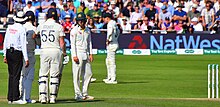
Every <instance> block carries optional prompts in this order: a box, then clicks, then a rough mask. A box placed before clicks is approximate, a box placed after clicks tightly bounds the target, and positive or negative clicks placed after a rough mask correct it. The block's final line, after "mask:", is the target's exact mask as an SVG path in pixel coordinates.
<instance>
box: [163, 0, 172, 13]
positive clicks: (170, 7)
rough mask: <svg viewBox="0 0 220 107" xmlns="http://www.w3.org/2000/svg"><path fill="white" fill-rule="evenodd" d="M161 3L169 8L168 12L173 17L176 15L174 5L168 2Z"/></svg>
mask: <svg viewBox="0 0 220 107" xmlns="http://www.w3.org/2000/svg"><path fill="white" fill-rule="evenodd" d="M161 2H162V3H163V5H165V6H166V7H167V11H168V12H170V13H171V15H173V14H174V7H173V6H172V5H169V4H168V0H161Z"/></svg>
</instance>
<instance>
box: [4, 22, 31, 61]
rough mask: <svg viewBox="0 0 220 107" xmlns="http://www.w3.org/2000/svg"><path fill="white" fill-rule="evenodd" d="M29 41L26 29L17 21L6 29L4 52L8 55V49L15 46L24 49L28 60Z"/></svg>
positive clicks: (25, 57)
mask: <svg viewBox="0 0 220 107" xmlns="http://www.w3.org/2000/svg"><path fill="white" fill-rule="evenodd" d="M26 44H27V41H26V31H25V28H24V27H23V26H22V25H21V24H19V23H15V24H13V25H12V26H9V27H8V28H7V30H6V34H5V39H4V47H3V53H4V56H6V50H7V49H10V47H13V48H14V49H15V50H18V51H22V54H23V57H24V60H25V61H27V60H28V57H27V46H26Z"/></svg>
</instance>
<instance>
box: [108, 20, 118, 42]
mask: <svg viewBox="0 0 220 107" xmlns="http://www.w3.org/2000/svg"><path fill="white" fill-rule="evenodd" d="M119 33H120V32H119V29H118V26H117V24H116V22H115V21H114V20H110V21H109V22H108V24H107V40H108V41H110V43H117V44H118V37H119Z"/></svg>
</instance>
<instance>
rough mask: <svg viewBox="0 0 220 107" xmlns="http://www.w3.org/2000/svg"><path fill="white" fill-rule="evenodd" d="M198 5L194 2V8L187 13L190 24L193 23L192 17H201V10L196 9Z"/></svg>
mask: <svg viewBox="0 0 220 107" xmlns="http://www.w3.org/2000/svg"><path fill="white" fill-rule="evenodd" d="M197 7H198V6H197V4H193V5H192V10H191V11H189V12H188V13H187V17H188V22H189V24H191V19H192V18H194V17H197V18H199V17H200V12H199V11H198V10H196V9H197Z"/></svg>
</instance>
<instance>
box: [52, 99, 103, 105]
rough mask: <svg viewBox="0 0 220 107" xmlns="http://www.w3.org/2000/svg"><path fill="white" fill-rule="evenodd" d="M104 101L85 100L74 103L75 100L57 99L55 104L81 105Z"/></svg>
mask: <svg viewBox="0 0 220 107" xmlns="http://www.w3.org/2000/svg"><path fill="white" fill-rule="evenodd" d="M102 101H104V100H98V99H97V100H85V101H76V100H75V99H59V100H57V102H56V103H59V104H60V103H83V102H102Z"/></svg>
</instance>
